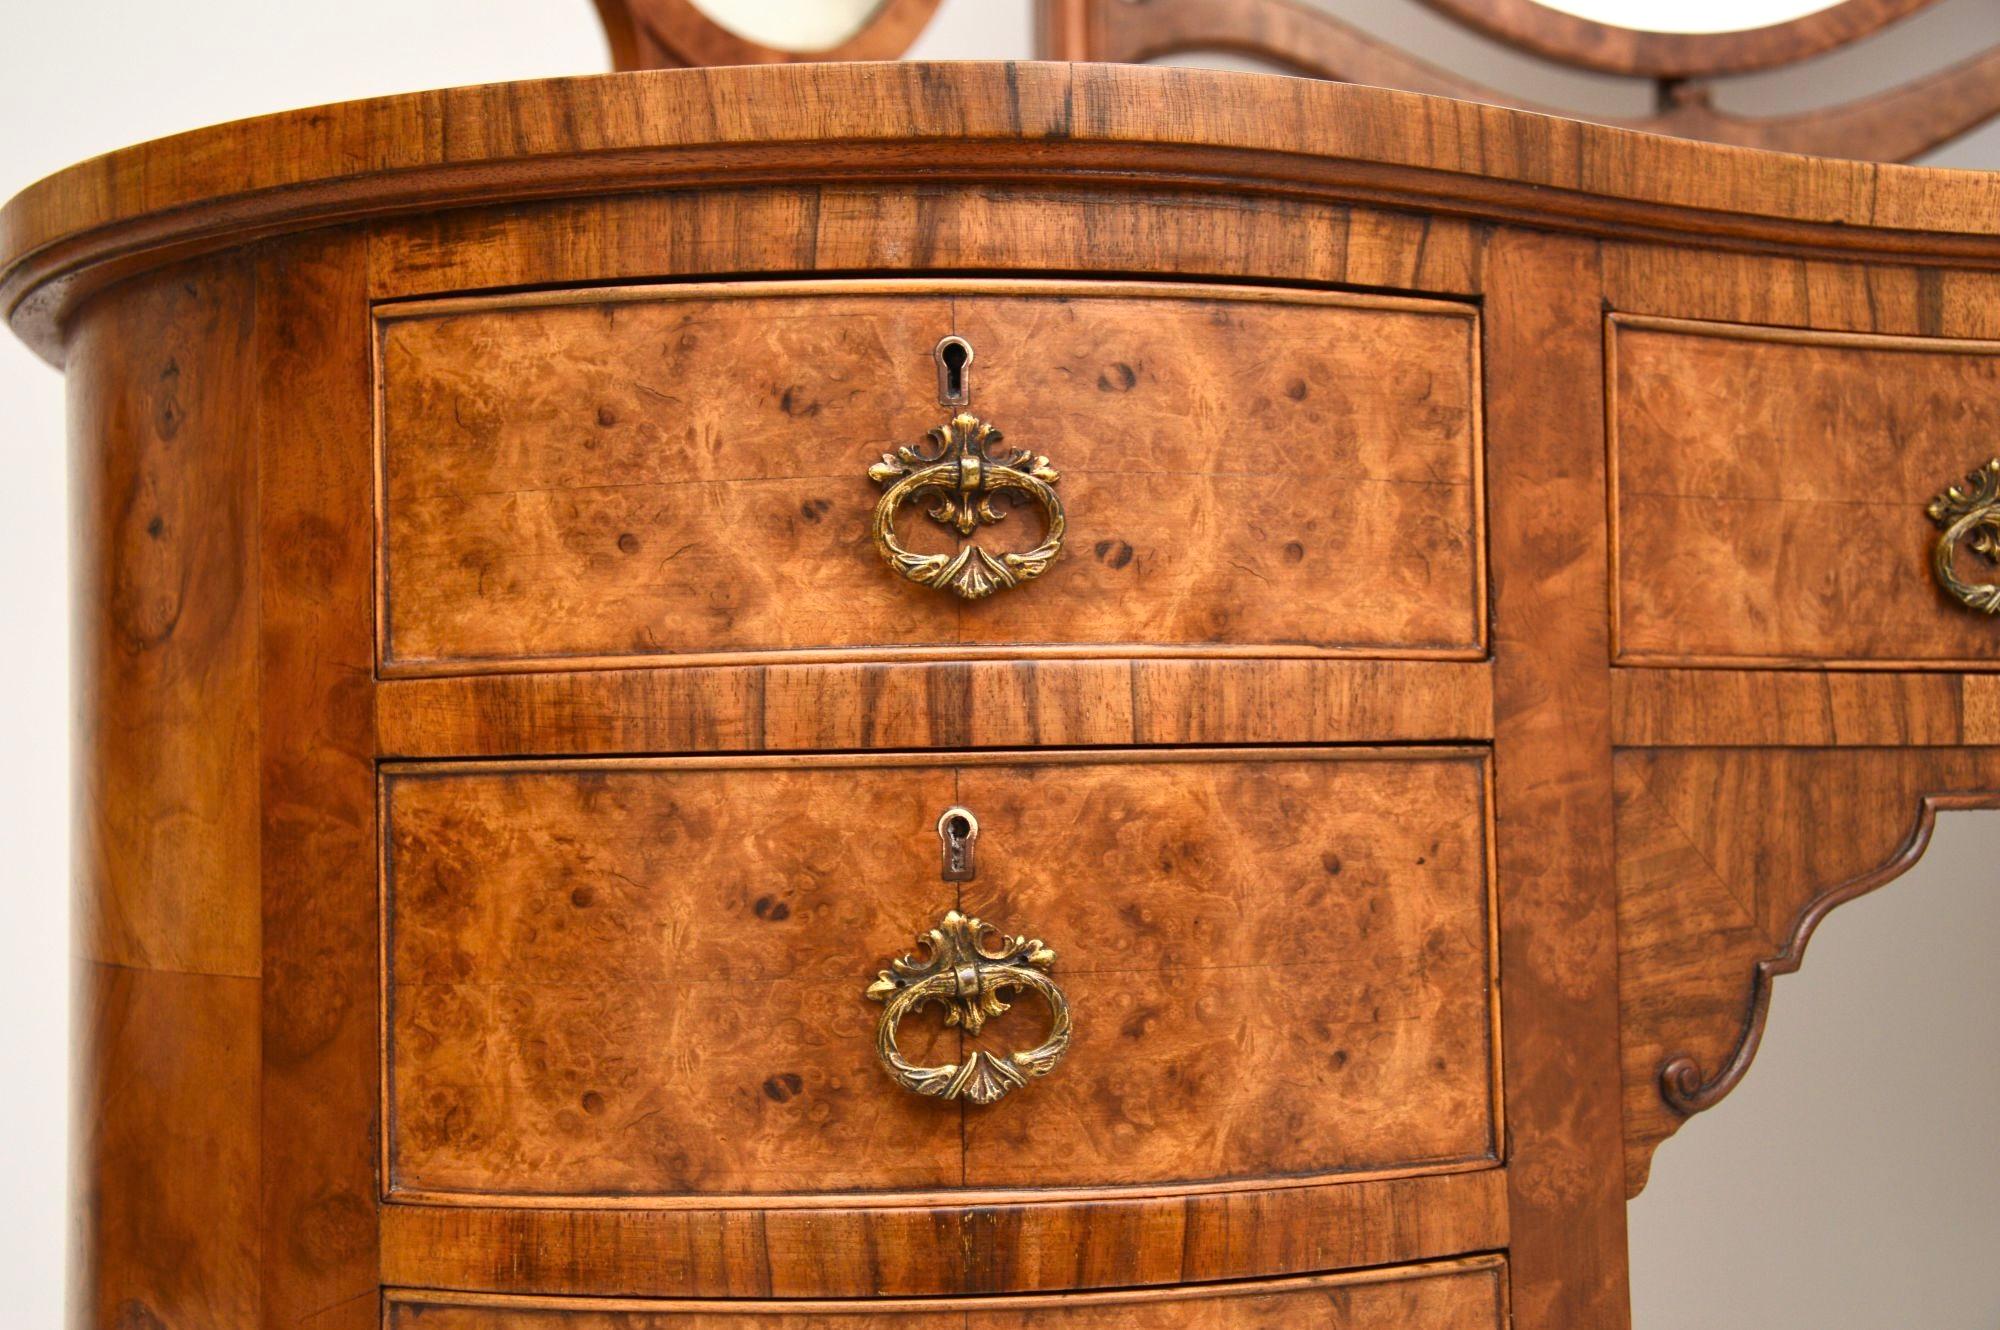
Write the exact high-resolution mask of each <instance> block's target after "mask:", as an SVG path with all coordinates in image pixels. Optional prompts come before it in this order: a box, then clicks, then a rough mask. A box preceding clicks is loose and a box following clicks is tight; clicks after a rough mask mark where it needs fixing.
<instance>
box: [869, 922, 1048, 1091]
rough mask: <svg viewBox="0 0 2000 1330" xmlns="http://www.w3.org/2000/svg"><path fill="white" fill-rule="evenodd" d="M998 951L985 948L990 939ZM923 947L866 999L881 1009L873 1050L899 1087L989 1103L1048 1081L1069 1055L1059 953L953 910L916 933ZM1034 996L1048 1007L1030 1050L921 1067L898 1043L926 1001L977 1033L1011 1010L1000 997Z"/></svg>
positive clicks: (879, 980)
mask: <svg viewBox="0 0 2000 1330" xmlns="http://www.w3.org/2000/svg"><path fill="white" fill-rule="evenodd" d="M989 933H990V934H992V935H993V936H994V938H995V939H997V942H996V945H995V946H994V947H991V948H989V947H986V946H984V945H982V939H984V938H985V937H986V936H987V935H988V934H989ZM917 945H918V947H919V948H921V949H922V952H923V955H922V957H921V959H919V958H918V956H916V955H909V956H903V957H899V958H898V959H896V960H893V961H891V962H890V963H889V968H888V969H886V970H884V971H882V972H881V974H879V975H877V976H876V978H875V982H874V983H872V984H870V985H868V996H869V997H870V998H871V999H873V1000H874V1001H876V1002H880V1003H883V1004H884V1006H883V1008H882V1017H881V1020H880V1021H879V1022H878V1023H877V1024H876V1027H875V1051H876V1053H877V1054H878V1055H880V1057H881V1059H882V1065H883V1066H884V1067H886V1068H888V1071H889V1075H890V1076H891V1077H892V1078H894V1080H895V1082H896V1084H898V1085H900V1086H902V1087H903V1088H904V1089H906V1090H911V1091H914V1092H915V1093H917V1094H920V1095H926V1096H929V1097H931V1098H934V1099H958V1098H965V1099H970V1100H971V1101H972V1102H973V1103H975V1104H990V1103H992V1102H993V1101H995V1100H996V1099H999V1098H1000V1097H1002V1096H1003V1095H1005V1094H1006V1093H1007V1092H1008V1091H1010V1090H1013V1089H1014V1088H1016V1087H1017V1086H1021V1085H1025V1084H1026V1083H1027V1082H1028V1080H1029V1079H1030V1078H1031V1077H1036V1076H1046V1075H1048V1074H1049V1073H1050V1072H1051V1071H1054V1070H1055V1066H1056V1063H1058V1062H1060V1061H1062V1056H1063V1054H1064V1053H1065V1052H1067V1051H1068V1049H1069V1040H1070V1015H1069V1002H1068V1000H1067V999H1066V998H1064V997H1063V993H1062V989H1060V988H1058V987H1056V983H1055V980H1053V979H1051V978H1049V975H1048V971H1049V969H1050V968H1051V967H1053V966H1054V964H1055V960H1056V954H1055V952H1054V951H1052V950H1050V949H1049V948H1048V947H1046V946H1044V945H1043V944H1042V941H1041V939H1039V938H1033V939H1030V938H1023V937H1007V936H1005V935H1002V934H1000V933H998V932H997V930H994V929H993V928H992V927H991V926H990V925H988V924H987V923H985V922H984V921H983V920H980V919H972V918H968V917H967V916H965V915H962V914H960V913H959V912H958V911H957V910H951V911H948V912H947V913H946V914H945V916H944V920H943V922H941V923H940V924H939V925H938V926H937V927H936V928H933V929H931V930H930V931H929V932H927V933H919V934H918V935H917ZM1022 989H1028V990H1032V991H1033V992H1035V993H1039V994H1040V995H1041V997H1042V999H1043V1000H1044V1001H1045V1002H1047V1003H1048V1007H1049V1032H1048V1037H1047V1038H1045V1039H1043V1040H1042V1042H1041V1043H1039V1044H1037V1045H1036V1046H1035V1047H1033V1048H1031V1049H1028V1050H1027V1051H1026V1052H1021V1053H1009V1054H1007V1055H1006V1056H1005V1057H997V1056H995V1055H994V1054H992V1053H988V1052H986V1051H985V1050H984V1049H975V1050H974V1051H973V1052H972V1053H971V1054H970V1055H969V1056H968V1057H967V1058H966V1059H965V1060H964V1061H963V1062H962V1063H958V1062H947V1063H945V1064H943V1065H941V1066H934V1067H923V1066H918V1065H916V1064H915V1063H913V1062H911V1061H909V1060H908V1059H907V1058H905V1057H904V1056H903V1054H902V1050H901V1049H900V1048H898V1047H897V1044H896V1028H897V1026H899V1025H900V1024H902V1021H903V1018H904V1017H905V1016H908V1015H909V1014H910V1013H912V1012H914V1011H916V1010H917V1009H918V1008H919V1007H922V1006H924V1005H926V1004H927V1003H935V1004H937V1005H938V1006H939V1007H940V1008H942V1009H943V1010H944V1023H945V1024H946V1025H947V1026H956V1027H959V1028H962V1029H963V1030H964V1031H965V1032H966V1033H967V1034H974V1035H976V1034H978V1033H979V1031H980V1029H981V1028H982V1027H983V1026H984V1025H985V1024H986V1022H987V1020H988V1019H990V1018H991V1017H994V1016H998V1015H999V1014H1000V1013H1001V1012H1003V1011H1006V1010H1007V1006H1008V1004H1007V1002H1006V1001H1004V1000H1003V999H1002V998H1001V996H1000V994H1001V993H1002V992H1005V991H1009V990H1012V991H1016V992H1018V991H1020V990H1022Z"/></svg>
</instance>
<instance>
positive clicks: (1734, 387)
mask: <svg viewBox="0 0 2000 1330" xmlns="http://www.w3.org/2000/svg"><path fill="white" fill-rule="evenodd" d="M1609 337H1610V345H1611V350H1612V366H1611V373H1610V397H1611V402H1610V418H1611V427H1612V470H1613V477H1614V481H1613V496H1612V505H1613V521H1614V524H1615V528H1616V531H1615V547H1616V551H1617V584H1616V606H1615V610H1616V616H1617V630H1618V656H1619V659H1620V660H1621V661H1622V662H1624V663H1627V664H1638V665H1709V664H1727V665H1791V664H1801V665H1822V664H1827V665H1848V666H1858V667H1865V668H1877V669H1881V668H1893V667H1896V666H1918V667H1930V668H1937V667H1952V666H1975V667H1976V666H1981V665H1992V664H1993V663H1995V662H2000V622H1996V620H1995V618H1994V617H1993V615H1991V614H1988V613H1979V612H1977V611H1975V610H1972V609H1968V608H1967V607H1966V606H1965V605H1963V604H1961V603H1959V602H1958V601H1957V600H1956V599H1954V598H1953V597H1952V596H1951V595H1949V594H1947V593H1946V592H1945V591H1944V590H1943V589H1942V587H1941V585H1940V582H1939V579H1938V577H1937V576H1936V574H1935V573H1934V571H1933V568H1932V560H1933V556H1934V554H1935V552H1936V548H1937V544H1938V541H1939V537H1940V535H1941V532H1940V530H1939V528H1938V526H1936V525H1934V524H1933V521H1932V519H1931V518H1930V516H1929V515H1928V512H1927V510H1928V509H1929V507H1930V505H1931V504H1932V502H1933V501H1934V500H1935V499H1937V498H1938V497H1939V496H1940V495H1941V494H1942V493H1943V491H1944V490H1945V488H1946V487H1947V486H1951V485H1957V486H1960V487H1964V486H1965V478H1966V475H1967V473H1968V472H1970V471H1972V470H1974V469H1975V468H1978V467H1983V466H1984V465H1985V464H1986V463H1987V462H1988V460H1989V459H1991V458H1993V457H1996V456H2000V342H1959V341H1944V340H1941V339H1937V338H1923V337H1886V336H1873V335H1868V336H1863V335H1854V334H1844V333H1816V332H1803V331H1795V330H1792V329H1783V328H1757V327H1747V326H1742V325H1736V324H1722V323H1693V322H1684V321H1679V320H1665V319H1640V318H1628V317H1623V316H1621V317H1617V318H1614V319H1613V320H1612V321H1611V327H1610V330H1609ZM1987 497H1988V498H1989V499H1990V498H1991V497H1992V496H1991V495H1990V494H1989V495H1988V496H1987ZM1995 513H1996V516H1995V518H1994V521H1995V523H1996V525H1997V526H2000V509H1995ZM1977 536H1978V532H1977V531H1970V530H1969V531H1967V532H1965V538H1964V539H1963V540H1962V541H1960V542H1957V544H1956V547H1955V548H1956V554H1955V558H1954V560H1953V563H1954V567H1955V570H1956V571H1955V573H1954V576H1956V577H1958V578H1960V579H1961V580H1962V581H1964V582H1966V583H1968V584H1977V583H1980V582H1985V581H1991V580H1993V572H1994V569H1993V564H1992V563H1991V562H1990V561H1988V560H1986V559H1983V558H1981V557H1979V555H1978V554H1977V553H1975V552H1974V542H1975V539H1976V538H1977Z"/></svg>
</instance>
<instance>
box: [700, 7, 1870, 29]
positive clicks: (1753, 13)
mask: <svg viewBox="0 0 2000 1330" xmlns="http://www.w3.org/2000/svg"><path fill="white" fill-rule="evenodd" d="M1542 3H1543V4H1545V5H1547V6H1548V7H1549V8H1550V9H1560V10H1561V11H1563V12H1564V13H1565V14H1574V15H1576V16H1577V17H1578V18H1587V19H1591V20H1593V21H1594V22H1598V23H1609V24H1612V25H1613V26H1616V27H1620V28H1638V29H1639V30H1641V31H1643V32H1742V31H1743V30H1745V29H1747V28H1767V27H1769V26H1770V25H1772V24H1773V23H1786V22H1789V21H1791V20H1792V19H1795V18H1803V17H1804V16H1805V15H1807V14H1816V13H1818V12H1819V11H1820V10H1822V9H1832V8H1833V7H1834V5H1836V4H1838V3H1839V0H1542ZM703 7H704V8H706V7H707V6H706V5H704V6H703Z"/></svg>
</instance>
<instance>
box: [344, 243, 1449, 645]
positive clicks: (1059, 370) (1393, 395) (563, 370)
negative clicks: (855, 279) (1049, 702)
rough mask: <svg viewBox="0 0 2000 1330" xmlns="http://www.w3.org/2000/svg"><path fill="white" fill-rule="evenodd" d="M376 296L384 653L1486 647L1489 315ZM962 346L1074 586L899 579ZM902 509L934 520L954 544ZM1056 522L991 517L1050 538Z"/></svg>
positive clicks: (1230, 302) (1184, 298)
mask: <svg viewBox="0 0 2000 1330" xmlns="http://www.w3.org/2000/svg"><path fill="white" fill-rule="evenodd" d="M392 311H393V312H392ZM383 317H384V322H383V333H382V350H381V362H382V371H381V373H382V384H383V388H382V394H383V404H382V416H383V426H382V454H383V461H382V466H383V482H382V484H383V504H384V517H383V525H384V532H383V548H384V555H383V558H382V561H381V562H382V567H383V570H384V571H383V592H382V598H383V621H384V629H383V633H382V640H383V644H384V651H383V662H382V663H383V669H384V671H385V672H392V673H409V672H413V671H426V672H430V671H440V670H442V671H459V670H466V669H493V668H518V667H520V666H523V665H533V664H536V663H553V664H558V665H564V664H568V665H574V664H589V663H592V662H601V663H609V662H616V661H620V660H635V659H641V658H647V657H653V658H661V659H667V660H674V659H680V658H684V657H697V658H698V657H700V656H701V655H703V654H707V653H721V654H723V655H740V654H742V653H745V652H748V653H761V652H771V651H794V650H798V649H801V648H804V649H821V648H824V649H832V650H846V651H850V652H853V651H863V652H868V651H877V650H880V649H895V648H904V647H923V648H929V649H932V650H940V649H945V648H948V647H963V648H969V649H978V650H990V649H992V648H995V647H1001V646H1008V647H1012V646H1017V645H1019V644H1022V643H1034V644H1038V645H1037V646H1036V648H1035V649H1037V650H1040V649H1042V648H1041V646H1040V645H1039V644H1049V645H1050V646H1053V647H1065V646H1068V647H1076V648H1082V649H1093V650H1094V649H1102V648H1104V647H1107V646H1112V645H1121V646H1122V645H1124V644H1127V643H1139V644H1145V645H1149V646H1160V647H1167V648H1177V649H1181V650H1188V651H1210V650H1227V649H1230V648H1232V647H1234V648H1246V649H1247V648H1255V649H1256V650H1258V651H1259V652H1265V653H1268V652H1279V653H1303V652H1323V651H1354V652H1363V653H1370V652H1376V653H1380V652H1387V653H1411V654H1425V655H1447V656H1449V655H1459V656H1471V655H1477V654H1478V653H1479V652H1480V651H1481V650H1483V640H1482V631H1481V630H1482V627H1483V623H1484V618H1485V615H1484V610H1483V599H1484V597H1483V582H1484V578H1483V570H1482V568H1481V566H1480V552H1481V551H1482V550H1483V548H1484V541H1483V539H1481V536H1480V531H1479V518H1480V513H1481V511H1482V509H1483V504H1482V503H1481V502H1480V485H1479V459H1478V431H1477V410H1476V391H1477V390H1476V380H1477V368H1476V360H1477V356H1476V325H1475V323H1474V321H1473V318H1472V316H1471V313H1470V311H1469V310H1468V309H1466V308H1462V307H1453V306H1446V305H1438V304H1411V303H1399V302H1387V301H1363V300H1359V299H1356V298H1353V297H1339V296H1324V295H1316V294H1313V293H1309V292H1299V293H1296V294H1280V293H1276V292H1270V291H1253V290H1246V289H1237V290H1225V289H1213V288H1199V287H1187V288H1178V289H1169V288H1160V287H1141V286H1097V285H1091V284H1080V285H1076V286H1060V285H1050V284H1032V285H1027V286H1023V287H1016V286H1014V285H1011V284H1010V285H994V284H972V283H965V284H960V283H954V284H950V285H944V286H936V285H926V286H920V287H914V288H895V287H891V288H887V289H884V290H879V291H877V290H872V289H871V288H869V287H867V286H865V285H864V286H860V287H855V286H850V285H835V286H826V287H807V288H796V287H788V286H765V285H744V286H738V287H734V288H715V287H693V288H672V287H667V288H656V289H653V290H651V291H648V290H644V289H634V290H627V291H622V292H610V293H592V294H589V295H587V296H583V297H582V298H578V297H577V296H574V295H572V296H560V295H558V296H553V297H542V298H534V299H531V300H529V301H527V302H526V303H523V302H522V300H521V299H520V298H506V299H504V300H502V301H499V302H484V301H482V302H474V303H470V304H459V303H453V304H447V305H444V306H442V307H436V306H431V307H426V306H418V307H414V308H412V307H395V306H390V307H385V310H384V316H383ZM948 333H957V334H958V335H960V336H963V337H965V338H967V339H968V340H969V341H970V342H971V343H972V345H973V347H974V348H975V354H976V357H977V358H976V360H975V362H974V364H973V367H972V371H971V375H972V380H971V381H972V389H973V394H974V400H973V405H972V408H971V409H972V410H974V411H975V412H976V413H979V414H982V415H983V416H984V417H985V418H988V419H990V420H992V421H993V422H994V423H996V424H998V425H1000V426H1001V428H1002V429H1003V430H1004V431H1005V432H1006V434H1007V441H1008V443H1009V444H1010V445H1012V446H1018V447H1031V448H1033V449H1034V450H1035V451H1036V452H1038V453H1040V452H1047V453H1048V454H1050V456H1051V458H1052V459H1053V460H1054V461H1055V462H1056V464H1057V466H1058V468H1059V469H1060V470H1061V472H1062V473H1063V479H1062V481H1061V493H1062V497H1063V503H1064V507H1065V509H1066V510H1067V511H1068V513H1069V538H1068V544H1067V546H1066V548H1065V550H1064V554H1063V557H1062V558H1061V559H1060V560H1059V562H1058V564H1057V565H1056V567H1055V568H1054V569H1053V570H1052V571H1051V572H1050V574H1049V575H1048V576H1047V577H1045V578H1042V579H1040V580H1038V581H1037V583H1036V584H1035V585H1034V586H1033V587H1031V588H1024V589H1022V590H1020V591H1018V592H1016V593H1014V594H1004V593H1003V594H1001V595H998V596H995V597H993V598H992V599H991V600H988V601H982V602H978V603H976V604H963V603H961V602H960V601H959V600H958V599H957V598H955V597H951V596H946V595H942V594H940V593H938V592H935V591H932V590H930V589H928V588H923V587H917V586H913V585H911V584H908V583H906V582H904V581H902V580H901V579H899V578H896V577H894V576H893V575H891V574H890V573H889V572H888V570H886V569H884V568H883V567H882V566H881V561H880V559H879V558H878V557H877V556H876V555H875V553H874V551H873V549H872V548H871V546H870V544H869V537H868V532H869V517H870V514H871V513H872V512H873V510H874V507H875V501H876V499H877V497H878V494H877V491H876V487H875V486H873V485H872V484H870V483H868V481H867V480H866V472H867V467H868V465H869V464H870V463H871V462H872V461H874V460H876V459H878V458H879V457H880V456H881V455H882V454H883V453H885V452H888V451H891V450H892V449H893V448H895V447H896V446H898V445H900V444H906V443H916V442H918V441H920V440H921V439H922V437H923V434H924V431H925V430H926V429H927V428H929V427H930V426H932V425H934V424H936V423H938V422H939V421H940V420H942V419H943V416H944V411H943V409H942V408H940V407H939V406H938V405H937V403H936V398H937V386H936V375H935V371H934V369H933V367H932V363H931V359H930V356H931V348H932V347H933V346H935V345H936V343H937V342H938V340H939V339H940V338H941V337H943V336H945V335H946V334H948ZM1308 456H1309V457H1310V458H1311V462H1310V464H1308V465H1301V464H1300V463H1301V462H1302V461H1303V460H1304V459H1305V458H1306V457H1308ZM906 511H907V512H908V513H909V515H910V516H909V521H908V523H907V526H906V531H909V530H915V531H917V532H918V533H919V534H917V535H915V536H911V535H908V534H906V535H905V537H904V538H905V539H906V540H908V541H913V542H921V543H920V544H919V545H918V547H919V548H938V547H941V546H944V547H948V546H949V544H950V541H949V540H946V539H943V537H942V534H941V533H932V529H931V528H930V526H929V525H928V524H927V523H925V522H924V521H923V520H922V519H921V518H920V517H918V516H916V510H915V509H914V508H912V509H909V510H906ZM1035 522H1036V519H1035V518H1034V517H1033V516H1032V515H1031V514H1028V513H1022V514H1020V516H1019V517H1018V520H1016V521H1015V522H1012V523H1004V524H1002V525H1001V526H999V527H996V528H989V529H987V530H986V531H984V532H982V533H981V534H980V535H979V536H978V537H976V538H975V539H976V542H977V543H980V544H982V545H985V546H987V547H989V548H1001V549H1005V548H1010V547H1011V548H1026V547H1027V546H1029V545H1031V544H1032V543H1033V542H1034V538H1035ZM1016 527H1018V528H1020V529H1019V530H1015V529H1014V528H1016ZM1253 589H1254V591H1255V594H1252V590H1253Z"/></svg>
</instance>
